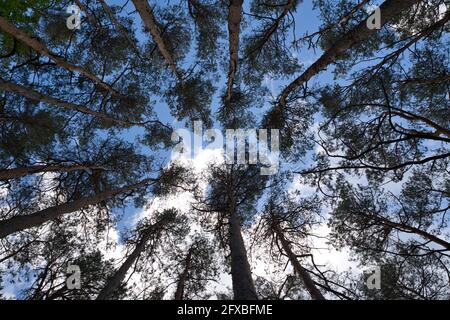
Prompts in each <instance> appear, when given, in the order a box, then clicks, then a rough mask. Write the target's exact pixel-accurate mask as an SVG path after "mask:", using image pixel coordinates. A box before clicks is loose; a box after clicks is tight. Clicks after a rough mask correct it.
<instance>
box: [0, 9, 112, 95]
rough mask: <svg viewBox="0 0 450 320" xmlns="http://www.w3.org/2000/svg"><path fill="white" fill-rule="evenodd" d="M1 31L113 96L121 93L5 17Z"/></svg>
mask: <svg viewBox="0 0 450 320" xmlns="http://www.w3.org/2000/svg"><path fill="white" fill-rule="evenodd" d="M0 29H2V30H3V31H4V32H6V33H8V34H10V35H11V36H13V37H14V38H16V39H17V40H20V41H22V42H23V43H25V44H26V45H27V46H29V47H30V48H32V49H33V50H34V51H36V52H37V53H40V54H41V55H44V56H46V57H48V58H50V59H51V60H53V62H55V63H56V64H57V65H58V66H60V67H62V68H65V69H67V70H69V71H72V72H79V73H81V74H82V75H84V76H85V77H86V78H88V79H90V80H92V81H93V82H95V83H96V84H97V85H98V86H99V87H101V88H103V89H104V90H106V91H108V92H110V93H111V94H113V95H116V96H117V95H119V93H118V92H117V91H115V90H114V89H113V88H112V87H111V86H110V85H109V84H107V83H105V82H103V81H102V80H100V79H99V78H97V77H96V76H95V75H94V74H93V73H91V72H90V71H88V70H86V69H84V68H83V67H80V66H76V65H73V64H70V63H68V62H66V61H64V60H63V59H61V58H60V57H59V56H58V55H57V54H55V53H53V52H51V51H50V49H48V48H47V47H46V46H45V45H44V44H43V43H41V42H39V41H38V40H36V39H34V38H31V37H30V36H29V35H28V34H27V33H26V32H25V31H22V30H20V29H18V28H16V26H14V25H13V24H11V23H9V22H8V20H6V19H5V18H3V17H0Z"/></svg>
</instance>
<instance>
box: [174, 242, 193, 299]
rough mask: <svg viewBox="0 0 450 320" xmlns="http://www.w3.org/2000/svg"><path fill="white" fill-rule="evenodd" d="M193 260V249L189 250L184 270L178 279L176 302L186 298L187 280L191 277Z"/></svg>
mask: <svg viewBox="0 0 450 320" xmlns="http://www.w3.org/2000/svg"><path fill="white" fill-rule="evenodd" d="M191 259H192V248H191V249H189V252H188V254H187V256H186V258H185V260H184V269H183V272H182V273H181V275H180V277H179V279H178V283H177V290H176V291H175V300H183V298H184V289H185V287H186V280H187V278H188V275H189V270H190V269H191Z"/></svg>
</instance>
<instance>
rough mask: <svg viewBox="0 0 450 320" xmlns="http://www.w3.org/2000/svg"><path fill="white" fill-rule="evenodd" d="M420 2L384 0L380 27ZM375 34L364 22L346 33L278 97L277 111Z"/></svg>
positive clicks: (414, 0)
mask: <svg viewBox="0 0 450 320" xmlns="http://www.w3.org/2000/svg"><path fill="white" fill-rule="evenodd" d="M419 1H421V0H386V1H385V2H384V3H383V4H382V5H381V6H380V11H381V25H382V26H384V25H385V24H386V23H388V22H389V21H391V20H392V19H394V18H396V17H397V16H399V15H400V14H402V13H403V12H404V11H405V10H407V9H409V8H410V7H411V6H413V5H414V4H416V3H418V2H419ZM375 32H377V30H376V29H373V30H372V29H369V28H367V22H366V20H364V21H362V22H361V23H360V24H359V25H358V26H356V27H355V28H354V29H353V30H351V31H349V32H347V33H346V34H345V35H344V36H342V37H341V38H340V39H339V40H338V41H336V42H335V43H334V45H332V46H331V47H330V48H329V49H328V50H327V51H325V52H324V53H323V54H322V56H321V57H320V58H319V59H318V60H316V62H314V63H313V64H312V65H311V66H310V67H309V68H308V69H306V70H305V72H303V73H302V74H301V75H300V76H299V77H298V78H296V79H295V80H294V81H293V82H291V83H290V84H289V85H288V86H287V87H286V88H285V89H284V90H283V92H282V93H281V94H280V96H279V97H278V103H277V109H278V110H280V109H282V108H283V107H284V106H285V105H286V100H287V98H288V96H289V94H290V93H291V92H293V91H294V90H296V89H297V88H299V87H300V86H301V85H302V84H304V83H305V82H306V81H308V80H310V79H311V78H312V77H313V76H315V75H317V74H318V73H319V72H321V71H322V70H325V69H326V68H327V67H328V65H330V64H332V63H333V62H335V61H336V60H338V59H339V58H340V57H342V56H343V55H344V53H345V52H346V51H347V50H348V49H350V48H351V47H353V46H354V45H356V44H358V43H360V42H362V41H364V40H366V39H368V38H369V36H370V35H372V34H373V33H375Z"/></svg>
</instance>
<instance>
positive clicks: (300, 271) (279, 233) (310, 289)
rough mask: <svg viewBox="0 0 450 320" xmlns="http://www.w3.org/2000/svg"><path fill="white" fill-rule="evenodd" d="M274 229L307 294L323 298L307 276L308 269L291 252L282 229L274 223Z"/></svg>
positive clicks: (315, 297) (318, 298)
mask: <svg viewBox="0 0 450 320" xmlns="http://www.w3.org/2000/svg"><path fill="white" fill-rule="evenodd" d="M274 229H275V233H276V235H277V237H278V239H279V240H280V242H281V246H282V248H283V250H284V252H285V253H286V255H287V256H288V258H289V261H290V262H291V264H292V266H293V267H294V270H295V272H296V273H297V275H298V276H299V277H300V279H301V280H302V282H303V284H304V286H305V288H306V290H308V292H309V294H310V295H311V298H312V299H314V300H325V297H324V296H323V295H322V293H321V292H320V291H319V289H317V287H316V285H315V283H314V281H313V280H312V279H311V277H310V276H309V273H308V271H307V270H306V269H305V268H303V267H302V266H301V264H300V262H299V261H298V260H297V256H296V255H295V254H294V253H293V252H292V249H291V246H290V244H289V242H288V241H287V240H286V238H285V237H284V234H283V231H282V230H281V228H280V226H279V225H278V224H275V226H274Z"/></svg>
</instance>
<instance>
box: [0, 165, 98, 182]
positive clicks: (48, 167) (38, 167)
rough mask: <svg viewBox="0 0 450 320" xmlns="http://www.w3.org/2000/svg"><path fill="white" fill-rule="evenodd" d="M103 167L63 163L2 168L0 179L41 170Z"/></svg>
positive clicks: (64, 170)
mask: <svg viewBox="0 0 450 320" xmlns="http://www.w3.org/2000/svg"><path fill="white" fill-rule="evenodd" d="M89 169H100V170H101V169H103V168H102V167H101V166H89V165H71V166H68V165H63V164H42V165H35V166H29V167H21V168H13V169H2V170H0V180H8V179H17V178H21V177H24V176H27V175H30V174H34V173H43V172H71V171H75V170H89Z"/></svg>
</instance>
